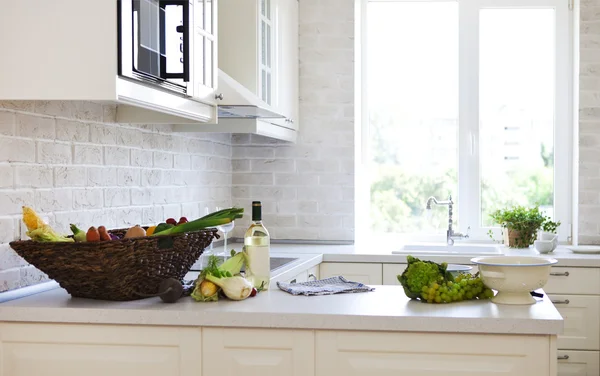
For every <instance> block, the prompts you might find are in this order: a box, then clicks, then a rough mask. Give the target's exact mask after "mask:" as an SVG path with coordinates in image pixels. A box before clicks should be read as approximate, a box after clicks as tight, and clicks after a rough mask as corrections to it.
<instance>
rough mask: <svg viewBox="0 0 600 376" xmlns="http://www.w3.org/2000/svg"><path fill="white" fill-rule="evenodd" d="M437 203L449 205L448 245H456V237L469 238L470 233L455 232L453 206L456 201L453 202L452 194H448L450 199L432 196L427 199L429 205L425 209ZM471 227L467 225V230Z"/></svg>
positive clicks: (429, 208)
mask: <svg viewBox="0 0 600 376" xmlns="http://www.w3.org/2000/svg"><path fill="white" fill-rule="evenodd" d="M432 202H433V203H434V204H436V205H448V230H447V231H446V243H448V245H454V239H467V238H468V237H469V234H468V233H467V234H464V235H463V234H461V233H460V232H454V230H453V229H452V206H453V205H454V202H452V195H450V196H448V200H445V201H438V200H437V199H436V198H435V197H433V196H431V197H429V198H428V199H427V206H426V207H425V209H427V210H431V203H432ZM470 228H471V227H467V232H469V229H470Z"/></svg>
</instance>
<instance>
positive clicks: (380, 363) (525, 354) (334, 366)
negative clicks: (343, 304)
mask: <svg viewBox="0 0 600 376" xmlns="http://www.w3.org/2000/svg"><path fill="white" fill-rule="evenodd" d="M316 343H317V345H316V352H317V363H316V367H317V372H316V376H331V375H344V376H392V375H393V376H450V375H457V376H458V375H469V376H500V375H507V376H508V375H510V376H542V375H543V376H549V375H550V373H551V369H552V363H553V362H554V364H555V362H556V359H554V357H555V354H552V359H550V337H548V336H516V335H513V336H511V335H470V334H451V333H443V334H437V333H375V332H335V331H318V332H317V333H316ZM553 376H554V375H553Z"/></svg>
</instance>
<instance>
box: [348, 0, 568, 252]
mask: <svg viewBox="0 0 600 376" xmlns="http://www.w3.org/2000/svg"><path fill="white" fill-rule="evenodd" d="M383 1H396V2H399V1H407V2H430V1H435V2H440V1H456V0H356V8H355V9H356V29H355V34H356V41H357V43H356V52H355V58H356V95H355V104H356V119H357V132H356V150H355V152H356V156H357V157H356V162H357V163H356V181H355V183H356V185H355V187H356V193H355V195H356V200H355V202H356V205H355V213H356V220H355V225H356V229H357V231H356V239H355V241H356V242H357V243H361V242H368V241H369V240H371V241H372V239H370V234H369V232H370V229H369V225H368V223H367V221H368V218H369V212H370V211H369V209H370V181H369V180H368V179H365V178H364V177H366V176H367V175H366V173H365V171H366V166H368V163H369V161H370V156H369V153H368V150H369V144H368V143H369V140H370V138H369V118H368V109H369V106H368V98H367V93H366V87H367V85H366V82H367V79H368V77H367V68H366V61H367V56H366V50H367V49H366V48H365V47H364V46H365V45H366V43H367V32H368V24H367V14H366V13H367V4H368V3H369V2H383ZM458 5H459V12H458V13H459V22H458V24H459V51H458V53H459V57H458V59H459V93H458V98H459V109H458V110H459V119H460V120H459V131H458V133H459V135H458V161H459V162H458V163H459V166H458V192H457V193H458V194H457V193H456V192H455V193H454V194H453V198H455V202H456V206H455V208H454V211H455V213H456V212H458V215H459V218H461V223H460V228H458V229H457V228H455V231H461V232H465V230H466V228H467V226H470V231H469V235H470V239H469V240H468V241H469V242H479V243H481V242H490V241H491V240H490V237H489V235H488V230H490V228H488V227H483V226H481V225H480V224H481V222H482V221H481V219H482V218H481V209H480V202H481V184H480V164H479V163H480V162H479V112H478V109H479V105H478V101H479V78H478V76H479V12H480V10H481V9H486V8H511V9H515V8H523V9H531V8H554V9H555V11H556V44H555V46H556V59H555V61H556V69H555V74H556V81H555V85H556V87H555V127H554V140H555V142H554V220H559V221H561V222H562V225H561V226H560V227H559V229H558V235H559V240H560V241H561V242H571V240H572V239H571V236H572V234H571V232H572V222H573V220H572V219H573V217H572V215H573V214H572V206H573V199H572V198H573V183H572V182H573V172H572V171H573V170H574V169H573V168H572V166H573V118H574V116H573V115H574V114H573V107H574V106H573V104H574V103H573V101H572V98H573V96H572V93H573V91H574V90H573V82H574V75H573V68H574V58H573V57H574V55H575V54H574V53H575V51H574V48H573V46H574V43H573V40H574V37H575V35H574V19H573V13H574V12H572V10H571V9H570V7H571V6H572V3H571V1H570V0H458ZM473 103H475V105H473ZM441 199H445V197H442V198H441ZM426 200H427V197H423V205H425V201H426ZM438 209H439V210H442V208H438ZM491 229H492V231H493V232H494V238H495V239H500V236H501V235H500V229H499V228H497V227H494V228H491ZM402 240H407V241H428V240H429V241H440V240H445V234H443V235H442V234H440V236H436V237H430V238H426V239H425V238H422V237H411V236H409V237H406V238H404V237H403V239H402Z"/></svg>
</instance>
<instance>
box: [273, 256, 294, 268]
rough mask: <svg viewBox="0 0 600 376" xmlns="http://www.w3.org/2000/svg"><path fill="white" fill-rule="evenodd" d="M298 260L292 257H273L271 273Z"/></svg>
mask: <svg viewBox="0 0 600 376" xmlns="http://www.w3.org/2000/svg"><path fill="white" fill-rule="evenodd" d="M296 260H298V259H297V258H292V257H271V271H273V270H275V269H279V268H281V267H282V266H285V265H287V264H289V263H292V262H294V261H296Z"/></svg>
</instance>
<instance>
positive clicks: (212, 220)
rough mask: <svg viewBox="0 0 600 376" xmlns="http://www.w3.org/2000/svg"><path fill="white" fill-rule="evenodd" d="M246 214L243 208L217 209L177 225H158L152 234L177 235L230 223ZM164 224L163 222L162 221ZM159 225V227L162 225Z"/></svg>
mask: <svg viewBox="0 0 600 376" xmlns="http://www.w3.org/2000/svg"><path fill="white" fill-rule="evenodd" d="M243 216H244V209H243V208H229V209H223V210H219V211H216V212H214V213H210V214H208V215H205V216H204V217H202V218H199V219H196V220H194V221H191V222H186V223H181V224H178V225H177V226H173V227H170V228H167V229H163V228H160V231H159V228H158V227H157V228H156V230H155V231H154V233H153V234H152V236H156V235H175V234H181V233H184V232H191V231H198V230H202V229H205V228H208V227H216V226H220V225H225V224H227V223H230V222H232V221H234V220H236V219H239V218H242V217H243ZM161 225H162V223H161ZM161 225H159V227H161Z"/></svg>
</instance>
